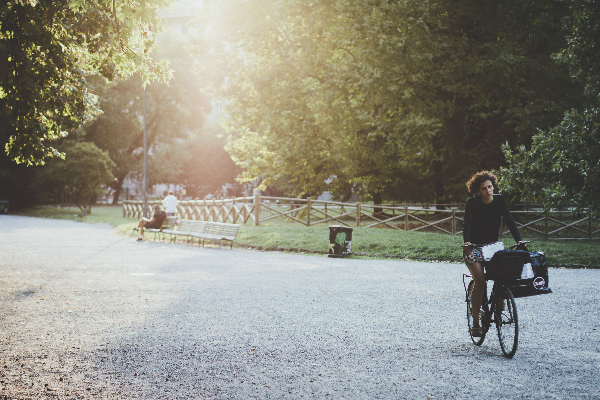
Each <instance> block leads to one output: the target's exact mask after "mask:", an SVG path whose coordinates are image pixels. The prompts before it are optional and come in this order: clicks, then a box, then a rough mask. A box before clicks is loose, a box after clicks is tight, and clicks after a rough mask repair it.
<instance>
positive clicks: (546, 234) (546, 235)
mask: <svg viewBox="0 0 600 400" xmlns="http://www.w3.org/2000/svg"><path fill="white" fill-rule="evenodd" d="M548 222H549V221H548V209H546V223H545V226H546V227H545V230H544V237H545V239H546V240H548Z"/></svg>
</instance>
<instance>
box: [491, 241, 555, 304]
mask: <svg viewBox="0 0 600 400" xmlns="http://www.w3.org/2000/svg"><path fill="white" fill-rule="evenodd" d="M528 268H530V269H531V270H532V271H533V276H531V274H527V275H526V274H525V272H526V270H527V269H528ZM485 270H486V276H487V278H488V279H491V280H506V281H509V286H510V290H511V292H512V293H513V296H514V297H526V296H535V295H538V294H546V293H552V290H551V289H550V288H549V287H548V284H549V279H548V267H547V266H546V256H545V255H544V253H542V252H540V251H531V252H529V251H524V250H501V251H499V252H497V253H496V254H494V257H492V259H491V260H490V261H489V262H487V263H485Z"/></svg>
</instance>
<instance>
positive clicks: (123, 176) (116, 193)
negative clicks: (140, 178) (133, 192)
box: [111, 174, 127, 205]
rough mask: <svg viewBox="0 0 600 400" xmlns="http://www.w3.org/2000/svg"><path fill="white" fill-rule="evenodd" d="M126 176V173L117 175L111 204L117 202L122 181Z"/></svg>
mask: <svg viewBox="0 0 600 400" xmlns="http://www.w3.org/2000/svg"><path fill="white" fill-rule="evenodd" d="M126 176H127V174H125V175H122V176H121V175H120V176H117V185H116V186H117V187H116V188H115V195H114V197H113V201H112V203H111V204H112V205H115V204H118V203H119V197H120V196H121V188H122V187H123V181H124V180H125V177H126Z"/></svg>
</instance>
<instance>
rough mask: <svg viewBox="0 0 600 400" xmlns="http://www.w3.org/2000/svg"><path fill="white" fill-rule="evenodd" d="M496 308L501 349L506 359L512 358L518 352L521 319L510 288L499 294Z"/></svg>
mask: <svg viewBox="0 0 600 400" xmlns="http://www.w3.org/2000/svg"><path fill="white" fill-rule="evenodd" d="M495 306H496V309H495V310H494V315H495V320H496V329H497V330H498V340H499V341H500V347H501V348H502V353H504V356H505V357H507V358H512V357H513V356H514V355H515V353H516V351H517V343H518V341H519V319H518V317H517V304H516V303H515V298H514V296H513V294H512V292H511V291H510V289H509V288H507V287H505V288H502V290H501V291H500V293H498V296H497V298H496V305H495Z"/></svg>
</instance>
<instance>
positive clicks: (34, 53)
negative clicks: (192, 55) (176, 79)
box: [0, 0, 170, 165]
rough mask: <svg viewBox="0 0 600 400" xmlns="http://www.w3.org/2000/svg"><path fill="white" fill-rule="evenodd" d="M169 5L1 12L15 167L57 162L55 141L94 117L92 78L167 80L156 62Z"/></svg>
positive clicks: (19, 1)
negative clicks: (54, 159) (156, 44)
mask: <svg viewBox="0 0 600 400" xmlns="http://www.w3.org/2000/svg"><path fill="white" fill-rule="evenodd" d="M169 3H170V1H169V0H128V1H124V0H120V1H115V0H113V1H112V2H110V1H105V0H15V1H6V2H3V3H2V5H0V54H1V60H2V61H1V62H0V102H1V105H2V106H3V108H4V107H6V108H7V109H8V111H9V113H10V117H11V118H10V119H11V122H12V125H13V127H14V132H13V133H11V136H10V139H9V141H8V143H7V144H6V153H7V155H8V156H9V157H10V159H12V160H14V161H16V162H17V163H25V164H27V165H33V164H40V163H43V162H44V160H45V159H47V158H48V157H52V156H59V155H60V152H58V150H57V149H55V148H54V147H53V145H52V142H53V141H56V140H58V139H59V138H62V137H65V136H66V135H67V132H70V131H73V130H74V129H75V128H76V127H78V126H79V125H80V124H81V123H82V122H83V121H84V120H86V119H89V118H91V117H92V116H93V115H95V114H97V112H98V109H97V107H96V96H95V94H94V93H93V90H92V88H91V87H90V85H89V82H88V77H89V75H90V74H92V73H96V72H98V73H100V74H101V75H102V76H104V77H106V78H108V79H110V80H112V79H114V78H116V77H126V76H130V75H132V74H133V73H134V72H139V73H140V75H141V76H142V79H143V81H144V82H149V81H152V80H166V79H168V78H169V76H170V73H169V70H168V66H167V63H166V62H165V61H156V60H154V59H153V58H152V57H151V50H152V47H153V45H154V35H155V34H156V33H157V32H158V31H159V27H160V23H159V19H158V17H157V16H156V13H155V11H156V10H157V9H159V8H163V7H165V6H167V5H168V4H169Z"/></svg>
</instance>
